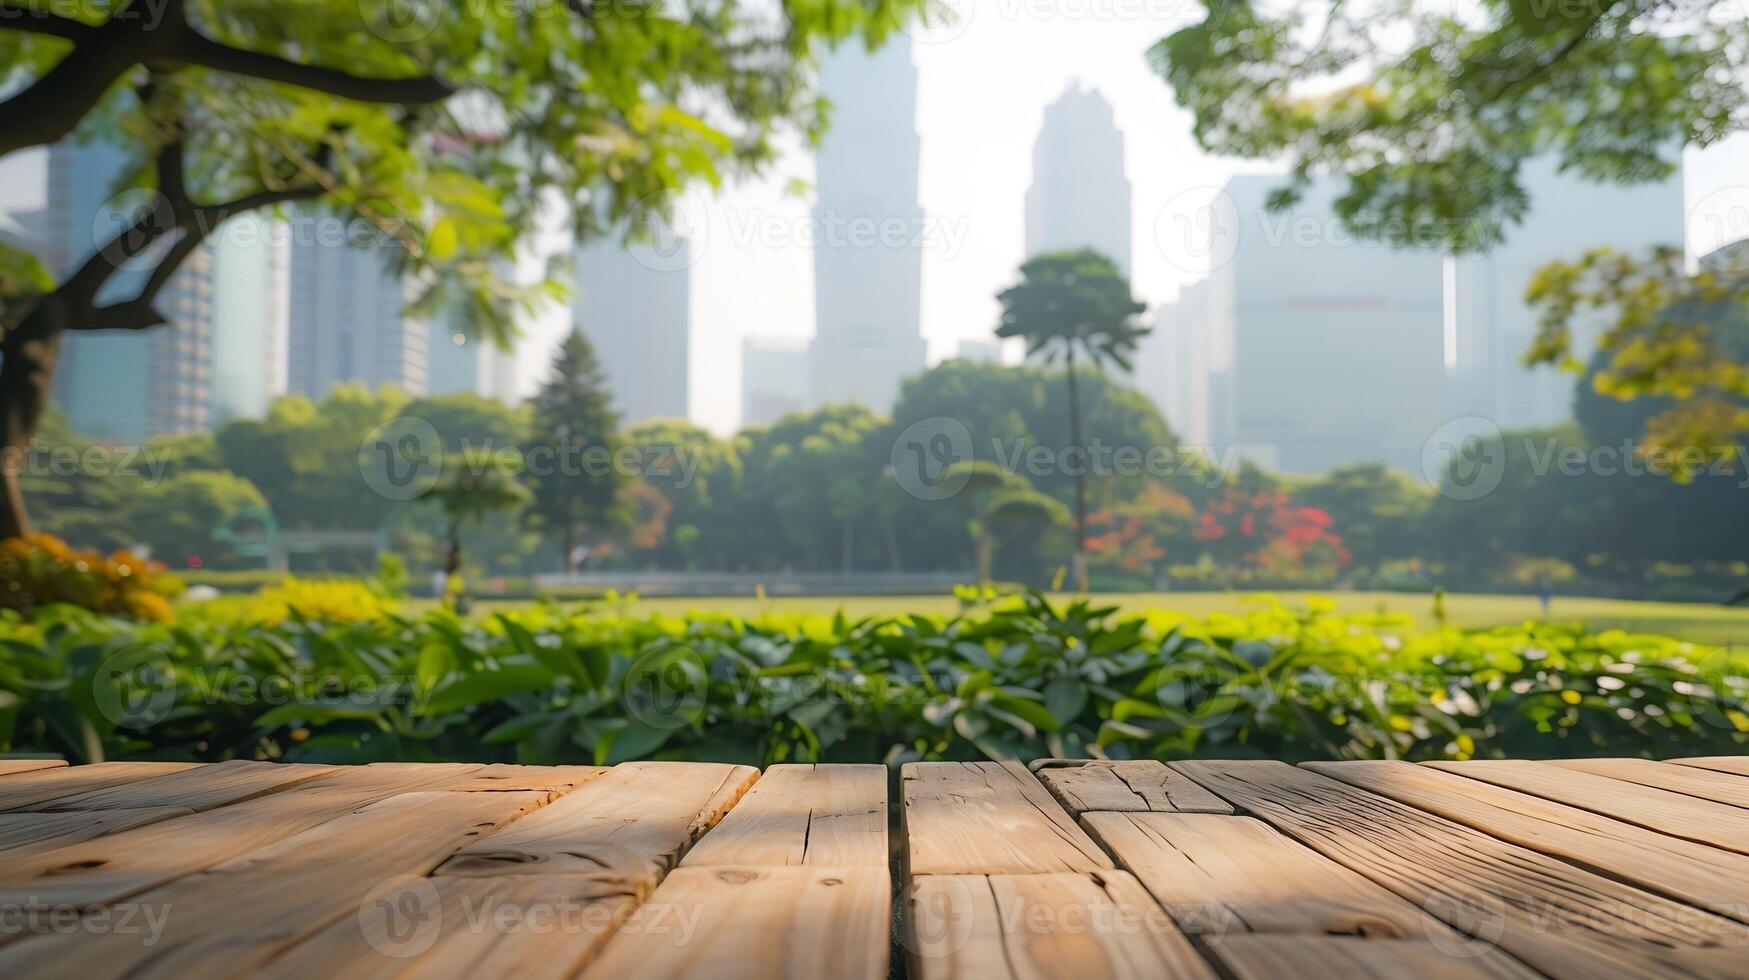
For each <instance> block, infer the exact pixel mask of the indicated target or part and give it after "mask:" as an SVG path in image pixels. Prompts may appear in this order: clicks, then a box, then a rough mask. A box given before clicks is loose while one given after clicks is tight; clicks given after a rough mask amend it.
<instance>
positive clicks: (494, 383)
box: [426, 312, 520, 404]
mask: <svg viewBox="0 0 1749 980" xmlns="http://www.w3.org/2000/svg"><path fill="white" fill-rule="evenodd" d="M427 345H428V350H429V368H428V371H427V375H428V377H427V385H426V390H427V392H428V393H429V394H432V395H450V394H458V393H466V394H473V395H479V396H480V397H481V398H494V399H497V400H498V401H501V402H504V403H506V404H515V403H516V402H517V401H518V400H519V395H520V392H519V391H518V390H517V379H516V353H515V351H511V350H501V349H499V347H498V345H496V344H494V343H492V341H491V340H488V339H486V338H483V337H481V336H479V335H478V331H476V330H472V329H469V325H468V324H467V322H466V321H465V319H464V318H463V317H462V316H461V315H459V314H458V313H455V312H446V313H444V314H441V315H439V316H436V317H433V318H432V321H431V338H430V340H429V341H428V342H427Z"/></svg>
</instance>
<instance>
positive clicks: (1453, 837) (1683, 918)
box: [1172, 762, 1749, 977]
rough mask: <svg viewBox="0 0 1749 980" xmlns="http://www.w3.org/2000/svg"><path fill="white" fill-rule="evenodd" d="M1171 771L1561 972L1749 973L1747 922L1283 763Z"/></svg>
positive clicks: (1465, 927)
mask: <svg viewBox="0 0 1749 980" xmlns="http://www.w3.org/2000/svg"><path fill="white" fill-rule="evenodd" d="M1172 765H1173V768H1175V769H1178V770H1179V771H1180V772H1183V773H1184V774H1185V775H1187V776H1190V777H1191V778H1192V779H1195V780H1196V781H1197V782H1199V783H1201V784H1203V785H1204V786H1206V787H1208V788H1209V789H1210V790H1213V791H1214V792H1215V793H1217V794H1219V795H1220V796H1222V797H1223V798H1225V799H1227V800H1228V801H1230V802H1232V803H1235V804H1237V805H1238V806H1240V807H1242V808H1244V809H1245V810H1248V811H1250V812H1251V813H1252V814H1253V815H1255V816H1257V817H1258V818H1259V819H1261V820H1264V821H1266V822H1267V823H1269V824H1270V825H1271V826H1273V827H1275V828H1276V829H1278V830H1280V831H1282V832H1283V833H1285V834H1287V835H1288V836H1290V837H1293V838H1294V839H1295V840H1298V841H1300V842H1301V843H1304V844H1306V845H1307V846H1309V847H1311V848H1313V849H1314V850H1317V851H1318V852H1319V853H1321V854H1323V855H1324V856H1325V857H1328V858H1330V859H1332V860H1334V861H1336V862H1338V863H1340V864H1343V865H1346V866H1348V867H1349V868H1351V869H1353V870H1354V871H1357V872H1359V873H1360V874H1363V875H1365V876H1366V877H1368V878H1370V879H1372V880H1373V881H1375V882H1377V883H1379V884H1380V885H1383V886H1384V887H1386V888H1389V889H1390V890H1391V891H1393V892H1396V893H1397V894H1398V895H1399V896H1401V897H1403V898H1405V899H1407V900H1409V901H1410V902H1413V903H1415V904H1417V905H1419V906H1421V907H1422V908H1425V909H1426V910H1427V911H1428V912H1429V913H1430V914H1433V915H1435V916H1436V917H1438V918H1441V919H1443V920H1444V921H1446V922H1448V923H1450V924H1451V925H1453V926H1455V927H1457V928H1458V929H1459V930H1460V931H1463V932H1465V933H1468V934H1471V935H1476V936H1479V937H1480V938H1482V939H1484V940H1487V941H1489V942H1492V943H1495V944H1497V945H1498V946H1499V947H1500V948H1502V949H1504V950H1506V951H1507V952H1509V953H1511V954H1512V955H1514V956H1516V957H1517V958H1519V959H1520V960H1522V961H1524V962H1525V963H1527V964H1528V965H1530V966H1532V967H1534V968H1536V969H1538V970H1540V971H1542V972H1544V973H1547V974H1549V975H1551V976H1575V977H1579V976H1595V977H1649V976H1667V975H1688V976H1718V977H1724V976H1733V977H1737V976H1745V975H1749V955H1745V953H1746V951H1749V928H1746V927H1744V926H1743V925H1742V924H1740V923H1737V922H1733V921H1731V920H1729V919H1724V918H1720V917H1718V916H1714V915H1711V914H1709V913H1706V912H1703V911H1701V910H1698V909H1695V908H1692V907H1689V906H1686V905H1681V904H1678V903H1675V902H1672V901H1670V900H1668V899H1664V898H1660V897H1658V896H1655V895H1650V894H1647V893H1645V892H1642V891H1640V890H1638V889H1635V888H1633V887H1630V886H1628V885H1625V884H1622V883H1621V882H1618V881H1615V880H1613V879H1610V878H1605V877H1603V876H1601V875H1597V874H1593V873H1592V872H1589V871H1585V870H1583V869H1581V868H1577V867H1574V866H1573V865H1570V864H1566V863H1564V862H1562V861H1559V860H1556V859H1554V858H1551V857H1548V856H1547V855H1544V854H1540V853H1538V852H1536V851H1532V850H1529V849H1526V848H1523V847H1518V846H1516V845H1512V844H1508V843H1506V842H1504V841H1501V840H1497V839H1495V838H1493V837H1490V836H1488V835H1486V834H1483V833H1481V832H1480V831H1477V830H1473V829H1471V828H1469V827H1465V826H1463V825H1461V824H1457V823H1454V822H1452V821H1449V820H1444V819H1441V818H1439V817H1435V816H1433V815H1431V814H1428V813H1424V812H1422V811H1420V810H1416V809H1413V808H1411V807H1408V806H1405V805H1403V804H1401V803H1397V802H1396V801H1394V800H1388V799H1385V798H1383V797H1380V796H1376V795H1374V794H1371V793H1367V792H1365V791H1363V790H1359V789H1356V788H1354V787H1352V786H1349V785H1347V784H1345V783H1341V782H1338V781H1337V780H1334V779H1330V778H1329V777H1327V776H1322V775H1319V774H1318V773H1314V772H1309V771H1307V770H1304V769H1296V768H1294V767H1293V766H1289V765H1285V764H1283V763H1279V762H1175V763H1173V764H1172Z"/></svg>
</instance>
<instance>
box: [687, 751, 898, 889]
mask: <svg viewBox="0 0 1749 980" xmlns="http://www.w3.org/2000/svg"><path fill="white" fill-rule="evenodd" d="M887 858H888V852H887V767H886V766H880V765H872V766H847V765H819V766H810V765H782V766H771V767H769V768H767V769H766V770H765V774H764V775H762V776H760V777H759V780H758V782H755V783H754V784H753V788H752V789H750V790H748V791H747V795H746V796H744V797H742V799H741V801H740V802H739V803H736V804H735V808H734V809H733V810H731V811H729V815H728V816H726V817H724V818H723V820H722V822H721V823H719V824H718V825H717V826H716V827H715V828H713V829H712V830H711V831H710V833H708V834H706V835H705V836H704V838H703V839H702V840H700V841H699V842H698V844H697V845H695V846H694V847H693V848H692V850H691V851H688V852H687V854H686V857H685V858H684V859H683V860H682V861H681V862H680V865H681V867H703V866H705V865H749V866H767V865H791V864H824V865H831V866H835V867H876V868H885V867H886V866H887Z"/></svg>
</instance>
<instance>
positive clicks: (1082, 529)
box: [1065, 345, 1087, 592]
mask: <svg viewBox="0 0 1749 980" xmlns="http://www.w3.org/2000/svg"><path fill="white" fill-rule="evenodd" d="M1065 363H1066V366H1067V368H1068V378H1069V445H1070V448H1072V449H1075V450H1077V451H1079V452H1081V459H1080V460H1079V461H1078V465H1077V466H1076V468H1075V473H1074V477H1075V531H1074V533H1075V554H1074V573H1075V588H1076V590H1077V591H1080V592H1086V591H1087V552H1086V550H1085V549H1086V545H1087V454H1086V450H1084V449H1082V447H1081V389H1080V386H1079V385H1078V384H1077V383H1076V380H1075V348H1074V346H1073V345H1071V346H1070V347H1069V356H1068V358H1067V360H1066V362H1065Z"/></svg>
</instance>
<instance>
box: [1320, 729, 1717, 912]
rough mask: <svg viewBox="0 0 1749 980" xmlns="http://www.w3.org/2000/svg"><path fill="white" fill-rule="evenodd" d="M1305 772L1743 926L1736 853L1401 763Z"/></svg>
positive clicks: (1326, 765) (1336, 765) (1323, 765)
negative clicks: (1331, 778) (1393, 801)
mask: <svg viewBox="0 0 1749 980" xmlns="http://www.w3.org/2000/svg"><path fill="white" fill-rule="evenodd" d="M1305 767H1306V768H1307V769H1311V770H1313V771H1315V772H1321V773H1323V774H1324V775H1326V776H1331V777H1334V778H1336V779H1340V780H1342V781H1343V782H1345V783H1348V784H1349V785H1351V786H1358V787H1360V788H1361V789H1364V790H1368V791H1370V792H1373V793H1377V794H1379V795H1380V796H1388V797H1390V798H1391V799H1393V800H1397V801H1398V802H1401V803H1407V804H1409V805H1410V806H1412V807H1416V808H1417V809H1421V810H1426V811H1427V812H1429V813H1433V814H1437V815H1439V816H1441V817H1444V818H1446V819H1447V820H1453V821H1456V822H1458V823H1461V824H1463V825H1465V826H1466V827H1474V828H1475V829H1477V830H1479V831H1482V832H1483V833H1485V834H1489V835H1492V836H1494V837H1498V838H1500V839H1501V840H1504V841H1509V842H1511V843H1513V844H1518V845H1520V846H1523V847H1528V848H1531V849H1532V850H1536V851H1541V852H1543V853H1544V854H1550V855H1553V856H1555V857H1558V858H1563V859H1565V860H1567V861H1571V862H1573V863H1574V864H1578V865H1581V866H1583V867H1587V868H1590V869H1592V870H1593V871H1597V872H1600V873H1602V874H1606V875H1610V876H1612V877H1615V878H1620V879H1622V880H1623V881H1628V882H1632V883H1633V884H1636V885H1640V886H1641V887H1644V888H1648V889H1651V890H1652V891H1656V892H1659V893H1661V894H1664V895H1668V896H1670V897H1672V898H1676V899H1679V900H1681V901H1684V902H1688V903H1690V904H1693V905H1698V906H1701V907H1702V908H1706V909H1710V910H1712V911H1715V912H1717V913H1718V914H1720V915H1725V916H1730V917H1731V918H1735V919H1741V920H1745V921H1749V856H1745V855H1742V854H1738V853H1736V852H1735V851H1727V850H1723V849H1721V848H1717V847H1708V846H1707V845H1705V844H1697V843H1695V842H1693V841H1689V840H1683V839H1682V838H1679V837H1668V836H1665V835H1664V834H1660V833H1657V832H1656V831H1651V830H1647V829H1646V828H1644V827H1639V826H1635V825H1634V824H1631V823H1624V822H1622V821H1620V820H1612V819H1610V818H1608V817H1605V816H1602V815H1600V814H1596V813H1592V812H1591V811H1589V810H1581V809H1579V808H1578V807H1571V806H1565V805H1563V804H1560V803H1553V802H1550V801H1548V800H1544V799H1541V798H1539V797H1535V796H1530V795H1527V794H1524V793H1517V792H1513V791H1512V790H1509V789H1502V788H1500V787H1498V786H1491V785H1489V784H1486V783H1477V782H1476V781H1475V780H1473V779H1465V778H1463V777H1462V776H1456V775H1453V774H1451V773H1448V772H1440V771H1439V770H1437V769H1428V768H1425V767H1422V766H1416V765H1411V764H1410V763H1407V762H1308V763H1306V764H1305ZM1746 816H1749V815H1746Z"/></svg>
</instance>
